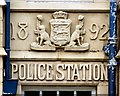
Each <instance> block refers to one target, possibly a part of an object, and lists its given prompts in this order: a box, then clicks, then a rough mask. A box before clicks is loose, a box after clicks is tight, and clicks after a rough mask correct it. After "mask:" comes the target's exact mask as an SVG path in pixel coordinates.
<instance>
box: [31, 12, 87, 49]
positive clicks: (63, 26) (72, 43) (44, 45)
mask: <svg viewBox="0 0 120 96" xmlns="http://www.w3.org/2000/svg"><path fill="white" fill-rule="evenodd" d="M42 20H43V17H42V15H38V16H37V27H36V29H35V30H34V33H35V34H36V35H37V37H36V41H35V42H33V43H31V49H32V50H39V51H44V50H45V51H55V50H56V48H64V50H65V51H86V50H88V49H89V44H88V43H84V37H83V35H85V33H86V31H85V29H84V16H82V15H79V16H78V21H79V23H78V25H76V29H75V31H74V32H73V33H72V34H70V33H71V32H70V29H71V23H72V21H71V20H70V19H68V13H67V12H63V11H58V12H54V13H53V19H51V20H50V21H49V22H50V27H51V32H50V36H49V34H48V32H46V31H45V26H44V25H42Z"/></svg>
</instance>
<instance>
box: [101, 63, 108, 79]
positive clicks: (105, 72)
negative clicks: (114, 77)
mask: <svg viewBox="0 0 120 96" xmlns="http://www.w3.org/2000/svg"><path fill="white" fill-rule="evenodd" d="M104 78H105V80H108V68H107V66H104V65H103V64H101V80H104Z"/></svg>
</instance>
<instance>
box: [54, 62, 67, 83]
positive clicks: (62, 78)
mask: <svg viewBox="0 0 120 96" xmlns="http://www.w3.org/2000/svg"><path fill="white" fill-rule="evenodd" d="M60 68H62V71H63V70H64V69H65V68H64V64H58V65H57V72H58V73H59V74H60V75H61V77H58V75H57V74H56V80H58V81H60V80H64V78H65V76H64V73H63V72H62V71H61V70H60Z"/></svg>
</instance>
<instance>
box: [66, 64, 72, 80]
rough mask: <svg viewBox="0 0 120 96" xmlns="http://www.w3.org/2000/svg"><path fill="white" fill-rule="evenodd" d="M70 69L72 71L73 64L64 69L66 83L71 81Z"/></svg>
mask: <svg viewBox="0 0 120 96" xmlns="http://www.w3.org/2000/svg"><path fill="white" fill-rule="evenodd" d="M71 68H72V69H73V64H67V65H65V69H67V81H70V80H71V78H70V77H71Z"/></svg>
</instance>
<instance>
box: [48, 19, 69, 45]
mask: <svg viewBox="0 0 120 96" xmlns="http://www.w3.org/2000/svg"><path fill="white" fill-rule="evenodd" d="M50 25H51V35H50V40H51V42H52V43H53V44H55V45H57V46H64V45H66V44H67V43H69V42H70V26H71V20H70V19H51V20H50Z"/></svg>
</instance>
